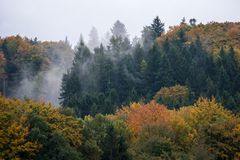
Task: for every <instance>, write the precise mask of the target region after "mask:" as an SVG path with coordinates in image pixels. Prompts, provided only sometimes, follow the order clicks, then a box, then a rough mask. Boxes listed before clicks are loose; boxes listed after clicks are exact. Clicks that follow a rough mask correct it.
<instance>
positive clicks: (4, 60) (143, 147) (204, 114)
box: [0, 16, 240, 160]
mask: <svg viewBox="0 0 240 160" xmlns="http://www.w3.org/2000/svg"><path fill="white" fill-rule="evenodd" d="M141 33H142V34H141V37H134V38H132V39H130V35H129V34H128V32H127V28H126V27H125V25H124V24H123V23H122V22H121V21H119V20H117V21H116V22H115V23H114V24H113V26H112V28H111V29H110V32H108V34H106V36H105V37H104V39H102V40H99V37H98V34H97V29H96V28H94V27H93V28H92V30H91V32H90V34H89V41H88V42H85V41H84V38H83V37H82V36H80V39H79V42H78V44H77V45H76V46H74V47H73V46H72V45H71V44H70V42H69V41H68V39H67V37H66V38H65V40H61V41H39V40H38V39H37V38H34V39H31V38H27V37H22V36H20V35H16V36H8V37H4V38H1V37H0V92H1V97H0V160H10V159H15V160H21V159H24V160H25V159H36V160H135V159H136V160H149V159H150V160H161V159H163V160H165V159H166V160H167V159H174V160H179V159H183V160H185V159H191V160H202V159H204V160H205V159H206V160H207V159H209V160H212V159H217V160H232V159H236V160H237V159H240V117H239V113H240V22H225V23H218V22H210V23H207V24H202V23H197V20H196V19H194V18H192V19H190V20H189V22H186V20H185V18H183V19H182V20H181V22H180V24H178V25H176V26H171V27H169V29H166V28H165V24H164V23H163V22H162V21H161V20H160V18H159V17H158V16H157V17H155V18H154V19H153V21H152V23H150V24H149V25H148V26H144V27H143V30H142V32H141Z"/></svg>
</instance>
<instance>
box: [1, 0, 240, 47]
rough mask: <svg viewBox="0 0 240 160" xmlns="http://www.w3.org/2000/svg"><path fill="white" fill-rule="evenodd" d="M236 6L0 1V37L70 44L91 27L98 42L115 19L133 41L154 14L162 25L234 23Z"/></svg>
mask: <svg viewBox="0 0 240 160" xmlns="http://www.w3.org/2000/svg"><path fill="white" fill-rule="evenodd" d="M239 6H240V1H239V0H211V1H209V0H202V1H194V0H181V1H179V0H118V1H117V0H101V1H96V0H88V1H85V0H68V1H65V0H34V1H33V0H21V1H20V0H1V5H0V26H1V27H0V36H1V37H5V36H9V35H16V34H20V35H21V36H27V37H29V38H34V37H38V39H40V40H61V39H64V37H65V36H68V38H69V40H70V42H71V43H72V44H73V45H75V44H76V43H77V41H78V39H79V36H80V34H81V33H82V34H83V36H84V38H85V40H86V41H88V35H89V32H90V30H91V28H92V27H93V26H95V27H96V28H97V29H98V32H99V36H100V38H101V37H103V35H104V34H105V33H106V32H107V31H109V29H110V27H111V25H112V24H113V23H114V22H115V21H116V20H117V19H119V20H120V21H121V22H123V23H124V24H125V25H126V27H127V30H128V33H129V34H130V38H133V37H134V36H136V35H137V36H139V35H140V33H141V30H142V27H143V26H145V25H148V24H149V23H151V21H152V18H153V17H155V16H157V15H158V16H159V17H160V18H161V20H162V21H163V22H165V26H171V25H175V24H179V22H180V21H181V19H182V18H183V17H186V19H190V18H196V19H197V21H198V22H203V23H206V22H209V21H218V22H223V21H239V20H240V14H239Z"/></svg>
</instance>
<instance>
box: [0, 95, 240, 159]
mask: <svg viewBox="0 0 240 160" xmlns="http://www.w3.org/2000/svg"><path fill="white" fill-rule="evenodd" d="M0 124H1V125H0V159H41V160H42V159H48V160H49V159H51V160H55V159H60V160H61V159H62V160H68V159H69V160H78V159H83V160H113V159H116V160H128V159H133V160H135V159H136V160H145V159H229V160H230V159H239V158H240V157H239V156H240V148H239V147H240V118H239V117H238V116H236V115H234V114H233V113H232V112H230V111H228V110H226V109H224V107H223V106H221V105H220V104H218V103H216V101H215V99H212V100H209V99H203V98H200V99H199V100H198V101H197V102H196V103H195V104H194V105H192V106H187V107H181V108H180V109H179V110H171V109H168V108H167V107H166V106H164V105H160V104H158V103H157V102H156V101H151V102H149V103H147V104H144V103H132V104H130V105H129V106H126V107H122V108H121V109H119V110H117V112H116V113H115V114H112V115H107V116H103V115H100V114H97V115H96V116H94V117H92V116H86V117H85V118H84V119H79V118H75V115H74V112H72V110H71V109H69V108H54V107H53V106H51V105H50V104H45V103H41V102H33V101H29V100H26V101H19V100H13V99H6V98H3V97H1V98H0Z"/></svg>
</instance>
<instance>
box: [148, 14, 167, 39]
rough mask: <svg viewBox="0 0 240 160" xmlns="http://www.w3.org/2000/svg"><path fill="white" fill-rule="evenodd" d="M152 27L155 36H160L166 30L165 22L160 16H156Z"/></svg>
mask: <svg viewBox="0 0 240 160" xmlns="http://www.w3.org/2000/svg"><path fill="white" fill-rule="evenodd" d="M151 29H152V31H153V36H154V37H155V38H157V37H160V36H161V35H162V33H163V32H164V23H162V22H161V20H160V19H159V17H158V16H157V17H156V18H154V20H153V23H152V24H151Z"/></svg>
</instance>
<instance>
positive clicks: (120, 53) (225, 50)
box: [60, 17, 240, 117]
mask: <svg viewBox="0 0 240 160" xmlns="http://www.w3.org/2000/svg"><path fill="white" fill-rule="evenodd" d="M118 25H119V28H121V29H119V28H118ZM219 25H220V26H222V24H219ZM236 25H237V24H236ZM163 26H164V24H163V23H162V22H161V21H160V19H159V18H158V17H157V18H155V19H154V21H153V24H151V25H150V26H147V27H145V29H144V31H143V35H142V41H141V40H139V41H138V42H137V43H136V44H133V45H132V44H130V42H129V40H128V37H127V34H126V29H125V26H124V25H122V24H121V23H120V22H118V21H117V22H116V23H115V25H114V27H113V29H112V33H113V35H112V38H111V40H110V43H109V46H108V47H107V48H105V47H103V46H102V45H101V46H100V47H98V48H95V50H94V53H92V52H91V51H90V50H89V49H88V48H87V46H86V45H85V44H84V42H83V40H81V42H80V43H79V45H78V47H77V49H76V51H75V58H74V61H73V65H72V68H71V69H70V70H69V72H68V73H66V74H65V75H64V76H63V81H62V93H61V95H60V96H61V100H62V101H61V102H62V105H63V106H68V107H71V108H74V109H75V110H76V111H77V113H78V115H79V116H82V117H83V116H85V115H88V114H91V115H94V114H96V113H103V114H106V113H113V111H115V110H116V107H117V106H120V105H124V104H129V102H131V101H144V102H148V101H149V100H151V99H152V98H153V97H154V95H155V94H156V93H157V91H158V90H160V89H161V90H162V91H163V90H164V88H166V87H171V86H174V85H176V87H175V89H176V88H177V86H178V85H181V86H185V87H186V90H187V91H186V92H187V93H183V94H186V95H182V96H180V97H178V98H177V97H176V96H175V98H177V99H171V98H170V99H169V98H168V97H166V96H165V97H160V99H159V102H161V103H163V104H166V105H167V106H169V107H179V106H181V105H187V104H192V103H193V102H194V101H195V100H196V99H197V97H199V96H203V97H209V98H210V97H212V96H214V97H216V99H217V101H218V102H221V103H223V104H224V105H225V107H227V108H229V109H231V110H233V111H238V110H239V107H240V106H239V104H240V103H239V102H240V90H239V89H240V81H239V79H240V63H239V61H238V56H239V55H238V52H237V49H234V48H233V47H235V46H228V47H226V45H222V46H220V48H219V50H218V51H217V52H218V53H215V52H216V51H215V50H214V53H213V52H211V51H209V50H207V49H205V48H204V46H203V45H202V41H203V40H204V39H203V40H202V39H200V37H202V36H201V35H199V36H196V37H195V39H194V40H192V39H190V38H189V36H187V33H189V32H190V31H191V29H192V30H195V28H196V27H197V26H196V25H193V24H190V25H188V24H186V23H182V24H181V25H180V27H179V28H177V29H175V31H176V32H175V34H174V36H172V37H170V36H169V34H170V33H172V32H173V31H172V30H171V31H169V32H168V33H167V34H165V35H164V34H163V32H164V29H163ZM199 27H201V25H200V26H199ZM199 27H198V28H199ZM188 30H190V31H188ZM121 31H122V32H123V33H119V32H121ZM116 33H118V34H116ZM156 35H157V36H156ZM158 36H160V37H159V38H158V40H159V39H161V38H162V39H164V38H165V39H164V40H163V41H160V42H159V43H156V41H155V38H156V37H158ZM161 36H162V37H161ZM168 37H169V38H168ZM146 39H148V41H145V40H146ZM236 47H237V46H236ZM175 89H174V88H173V89H172V88H169V92H170V93H169V94H174V93H173V92H175V91H174V90H175ZM182 89H184V88H182ZM161 90H160V92H161ZM166 90H167V89H165V91H166ZM180 90H181V88H180ZM177 92H178V91H177V89H176V93H175V94H181V93H177ZM180 92H181V91H180ZM183 92H184V91H183ZM183 96H184V97H183Z"/></svg>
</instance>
